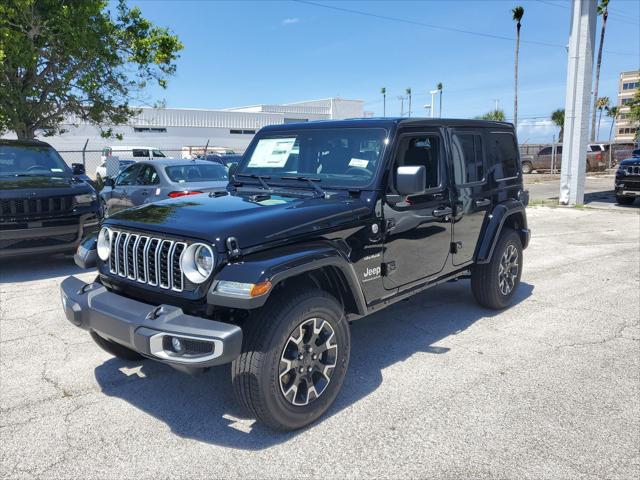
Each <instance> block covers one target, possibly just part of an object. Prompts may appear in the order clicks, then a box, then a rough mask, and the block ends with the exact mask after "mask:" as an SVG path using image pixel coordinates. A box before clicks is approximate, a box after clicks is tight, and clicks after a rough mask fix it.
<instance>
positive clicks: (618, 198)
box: [616, 195, 636, 205]
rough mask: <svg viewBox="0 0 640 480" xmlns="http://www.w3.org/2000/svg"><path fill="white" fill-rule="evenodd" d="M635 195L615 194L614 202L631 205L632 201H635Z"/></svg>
mask: <svg viewBox="0 0 640 480" xmlns="http://www.w3.org/2000/svg"><path fill="white" fill-rule="evenodd" d="M635 200H636V197H623V196H620V195H616V202H618V203H619V204H620V205H631V204H632V203H633V202H635Z"/></svg>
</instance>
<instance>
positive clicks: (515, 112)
mask: <svg viewBox="0 0 640 480" xmlns="http://www.w3.org/2000/svg"><path fill="white" fill-rule="evenodd" d="M519 54H520V22H518V23H517V25H516V61H515V65H514V80H515V95H514V97H513V126H514V127H515V129H516V133H517V132H518V56H519Z"/></svg>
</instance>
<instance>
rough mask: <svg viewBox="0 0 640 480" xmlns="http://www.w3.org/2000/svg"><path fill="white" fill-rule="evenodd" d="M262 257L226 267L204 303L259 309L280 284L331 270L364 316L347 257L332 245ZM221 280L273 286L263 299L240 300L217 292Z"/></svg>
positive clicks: (306, 246)
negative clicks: (343, 282) (337, 272)
mask: <svg viewBox="0 0 640 480" xmlns="http://www.w3.org/2000/svg"><path fill="white" fill-rule="evenodd" d="M265 253H266V252H260V253H255V254H251V255H248V256H246V257H244V258H242V259H241V260H240V261H238V262H234V263H228V264H227V265H225V266H224V267H223V268H222V270H220V272H219V273H218V274H217V275H216V276H215V279H214V281H213V282H212V284H211V287H210V288H209V291H208V293H207V303H208V304H210V305H216V306H222V307H229V308H239V309H254V308H259V307H262V306H263V305H264V304H265V303H266V302H267V300H268V299H269V296H270V295H271V293H272V292H273V289H274V287H276V286H277V285H278V284H279V283H281V282H282V281H283V280H285V279H287V278H291V277H294V276H297V275H300V274H303V273H310V272H313V271H317V270H320V269H322V268H325V267H334V268H336V269H338V270H339V272H340V273H341V274H342V276H343V278H344V280H345V284H346V285H345V286H346V288H347V289H348V291H349V293H351V295H352V296H353V299H354V303H355V306H356V309H357V313H358V314H359V315H364V314H365V313H366V312H367V304H366V300H365V298H364V293H363V292H362V288H361V287H360V283H359V282H358V277H357V275H356V272H355V270H354V268H353V265H352V264H351V263H350V262H349V260H348V258H347V253H345V252H343V251H342V249H340V248H338V247H337V246H335V245H334V244H332V243H330V242H326V243H325V242H316V243H311V244H310V243H305V244H299V245H295V246H293V247H282V248H277V249H273V250H269V254H268V255H265ZM222 280H226V281H232V282H240V283H254V284H255V283H260V282H265V281H270V282H271V283H272V285H273V286H272V287H271V290H270V291H269V292H268V293H266V294H265V295H261V296H259V297H254V298H241V297H236V296H230V295H224V294H221V293H219V292H217V291H216V285H217V284H218V282H220V281H222Z"/></svg>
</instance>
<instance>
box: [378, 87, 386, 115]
mask: <svg viewBox="0 0 640 480" xmlns="http://www.w3.org/2000/svg"><path fill="white" fill-rule="evenodd" d="M380 93H381V94H382V116H383V117H386V116H387V89H386V88H384V87H382V88H381V89H380Z"/></svg>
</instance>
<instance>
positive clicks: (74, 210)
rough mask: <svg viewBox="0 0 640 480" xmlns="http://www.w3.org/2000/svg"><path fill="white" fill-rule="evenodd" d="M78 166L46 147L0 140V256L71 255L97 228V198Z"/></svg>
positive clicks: (39, 144) (34, 141) (81, 168)
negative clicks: (69, 164)
mask: <svg viewBox="0 0 640 480" xmlns="http://www.w3.org/2000/svg"><path fill="white" fill-rule="evenodd" d="M84 173H85V172H84V167H83V165H82V164H73V168H69V167H68V166H67V164H66V163H65V161H64V160H63V159H62V157H61V156H60V155H59V154H58V152H56V150H55V149H54V148H53V147H52V146H51V145H49V144H48V143H44V142H40V141H37V140H5V139H0V258H2V257H12V256H19V255H32V254H39V253H42V254H45V253H48V254H50V253H72V252H74V251H76V249H77V247H78V245H79V244H80V240H81V239H82V238H83V237H84V236H86V235H87V234H88V233H90V232H93V231H96V230H97V229H98V222H99V217H100V214H101V211H100V203H99V202H98V195H97V193H96V191H95V190H94V188H93V186H92V185H91V184H90V183H89V181H88V177H87V176H86V175H85V174H84Z"/></svg>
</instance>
